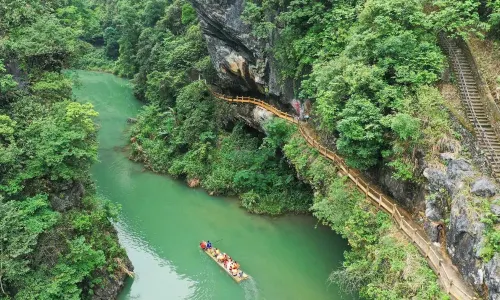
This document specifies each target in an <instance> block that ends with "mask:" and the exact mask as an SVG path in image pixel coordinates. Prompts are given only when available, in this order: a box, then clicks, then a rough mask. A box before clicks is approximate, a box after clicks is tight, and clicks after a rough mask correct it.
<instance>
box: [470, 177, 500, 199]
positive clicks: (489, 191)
mask: <svg viewBox="0 0 500 300" xmlns="http://www.w3.org/2000/svg"><path fill="white" fill-rule="evenodd" d="M496 190H497V188H496V186H495V184H494V183H493V182H492V181H491V180H489V179H488V178H485V177H483V178H480V179H479V180H477V181H475V182H474V183H473V184H472V187H471V193H473V194H474V195H476V196H481V197H492V196H495V194H496Z"/></svg>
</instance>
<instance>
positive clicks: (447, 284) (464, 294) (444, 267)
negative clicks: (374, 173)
mask: <svg viewBox="0 0 500 300" xmlns="http://www.w3.org/2000/svg"><path fill="white" fill-rule="evenodd" d="M212 94H213V96H214V97H216V98H218V99H220V100H224V101H227V102H230V103H249V104H254V105H257V106H259V107H261V108H264V109H266V110H268V111H270V112H272V113H273V114H275V115H276V116H278V117H280V118H282V119H285V120H287V121H288V122H290V123H293V124H296V125H297V126H298V129H299V132H300V133H301V135H302V136H303V137H304V139H305V140H306V141H307V143H308V144H309V145H311V147H313V148H315V149H317V150H318V151H319V153H320V154H321V155H322V156H323V157H325V158H326V159H328V160H330V161H332V162H333V163H334V164H335V165H336V166H337V167H338V168H339V170H340V172H341V173H342V174H344V175H346V176H348V177H349V179H350V180H351V181H352V182H353V183H354V184H355V185H356V186H357V187H358V188H359V189H360V190H361V191H362V192H363V193H364V194H365V195H366V197H367V198H368V199H369V200H370V201H371V202H372V203H373V204H374V205H375V206H376V207H377V208H378V209H380V210H383V211H385V212H387V213H388V214H390V215H391V216H392V218H393V220H394V222H395V223H396V224H397V225H398V226H399V229H400V230H401V231H403V232H404V233H405V234H406V235H407V236H408V238H409V239H410V240H411V242H412V243H413V244H414V245H415V246H416V247H417V248H418V249H419V250H420V252H421V253H422V255H424V256H425V258H426V259H427V261H428V263H429V266H430V267H431V268H432V269H433V270H434V272H435V273H436V274H437V276H438V278H439V281H440V283H441V285H442V287H443V288H444V290H445V291H446V292H447V293H448V294H449V295H450V296H451V297H452V298H455V299H478V298H477V297H476V296H475V293H474V291H473V289H472V288H471V287H470V285H469V284H467V283H466V282H465V281H464V280H463V278H462V276H461V275H460V273H459V272H458V270H457V268H456V267H455V266H454V265H453V263H452V262H451V260H450V259H449V257H448V256H447V255H446V254H444V253H443V252H442V251H441V249H440V247H437V246H435V245H433V244H432V243H431V242H430V240H429V239H428V238H427V235H426V234H425V232H424V229H423V227H422V226H421V225H419V224H417V223H415V222H414V221H413V220H412V218H411V216H410V214H409V213H408V212H407V211H405V210H404V209H402V208H401V207H399V206H398V205H397V204H396V202H395V201H394V200H393V199H391V198H389V197H387V196H386V195H384V194H383V193H382V192H381V191H380V190H379V189H378V188H377V187H376V186H375V185H373V184H371V183H369V181H368V180H367V179H365V178H364V177H363V176H362V175H361V174H360V173H359V172H358V171H357V170H355V169H352V168H350V167H348V166H347V164H346V163H345V162H344V160H343V159H342V158H341V157H340V156H338V155H337V154H336V153H335V152H333V151H331V150H329V149H327V148H326V147H324V146H323V145H322V144H320V143H319V142H318V140H317V139H316V138H315V133H314V131H313V130H312V129H311V128H309V127H308V126H306V125H305V124H304V123H302V122H299V121H298V119H297V118H296V117H293V116H292V115H290V114H288V113H286V112H283V111H280V110H279V109H277V108H276V107H274V106H272V105H270V104H268V103H266V102H264V101H262V100H259V99H255V98H250V97H239V96H238V97H232V96H227V95H224V94H220V93H217V92H214V91H212Z"/></svg>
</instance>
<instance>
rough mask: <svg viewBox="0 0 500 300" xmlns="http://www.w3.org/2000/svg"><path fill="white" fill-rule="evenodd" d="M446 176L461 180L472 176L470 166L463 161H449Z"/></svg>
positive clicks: (472, 172)
mask: <svg viewBox="0 0 500 300" xmlns="http://www.w3.org/2000/svg"><path fill="white" fill-rule="evenodd" d="M447 174H448V176H449V177H450V178H451V179H462V178H464V177H468V176H472V175H474V171H473V170H472V166H471V164H470V163H469V162H468V161H466V160H465V159H456V160H450V161H449V163H448V169H447Z"/></svg>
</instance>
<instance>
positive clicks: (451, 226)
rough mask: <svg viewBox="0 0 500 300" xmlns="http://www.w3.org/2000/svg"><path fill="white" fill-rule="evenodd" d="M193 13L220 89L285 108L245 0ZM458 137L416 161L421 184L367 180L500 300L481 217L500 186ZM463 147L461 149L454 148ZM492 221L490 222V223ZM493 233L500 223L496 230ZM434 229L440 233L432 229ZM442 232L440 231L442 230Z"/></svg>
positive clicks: (495, 209) (497, 261)
mask: <svg viewBox="0 0 500 300" xmlns="http://www.w3.org/2000/svg"><path fill="white" fill-rule="evenodd" d="M191 2H192V3H193V6H194V7H195V9H196V11H197V13H198V16H199V19H200V22H201V26H202V29H203V33H204V36H205V39H206V41H207V45H208V50H209V53H210V56H211V59H212V63H213V65H214V67H215V69H216V70H217V72H218V75H219V77H220V78H221V79H222V82H223V85H222V86H221V88H222V89H224V90H225V92H227V91H232V92H234V93H236V94H241V93H244V94H258V93H260V94H265V93H266V91H267V92H268V93H269V94H271V95H274V96H276V97H279V98H280V102H282V103H287V102H289V101H290V100H291V99H292V97H293V94H292V93H291V89H290V88H288V87H289V86H290V84H289V83H287V82H281V81H280V79H279V77H278V74H279V66H278V65H277V64H276V62H275V61H274V60H273V58H272V56H270V54H269V51H268V50H269V49H270V48H271V47H272V39H270V40H271V42H270V44H269V43H264V42H262V41H259V40H258V39H256V38H255V37H253V36H252V34H251V28H250V27H249V26H248V25H246V24H245V23H244V22H243V21H242V19H241V13H242V11H243V9H244V0H191ZM236 116H237V117H238V118H240V119H243V120H244V121H245V122H246V123H247V124H249V125H250V126H253V127H255V128H257V129H260V130H262V128H261V126H260V124H261V123H262V122H261V121H262V120H263V119H267V118H269V115H268V114H265V113H263V112H261V111H255V109H254V110H252V109H250V108H248V107H247V108H241V109H239V110H238V111H237V112H236ZM455 126H456V127H457V128H455V130H456V131H457V132H458V133H460V134H461V135H462V139H461V140H460V141H458V140H455V141H452V142H450V143H448V145H445V146H444V147H442V149H440V151H439V152H441V153H439V161H436V159H434V160H433V161H432V162H430V161H426V159H427V158H425V153H420V154H419V155H417V156H418V160H419V162H418V165H419V166H420V172H421V173H422V174H423V175H424V177H425V178H423V179H424V180H423V182H419V183H412V182H402V181H399V180H395V179H393V178H392V176H391V172H390V170H389V169H386V168H383V169H378V170H371V171H369V172H367V174H366V175H367V176H368V177H370V178H372V180H373V181H374V182H377V183H378V184H380V186H381V187H382V188H383V189H384V190H385V191H386V192H387V193H388V194H390V195H391V196H393V197H394V198H395V199H396V200H397V201H399V202H400V204H401V206H403V207H405V208H406V209H407V210H409V211H410V212H412V213H414V216H415V219H417V221H419V222H422V223H423V225H424V226H425V228H426V229H427V233H428V235H429V237H430V238H431V240H433V241H435V242H437V243H441V244H442V245H443V246H445V249H446V251H447V252H448V253H449V255H450V257H451V258H452V260H453V262H454V263H455V265H456V266H457V267H458V268H459V269H460V271H461V273H462V274H463V276H464V277H465V278H466V279H467V280H468V281H469V282H470V283H471V284H473V285H474V287H475V289H476V290H477V291H479V292H480V293H482V294H483V295H489V299H495V300H498V299H500V282H499V281H500V255H499V254H498V253H497V254H495V255H493V257H492V258H489V259H484V258H483V256H482V254H481V253H482V252H483V251H484V246H485V245H484V239H485V228H486V227H485V223H484V218H485V216H490V219H491V220H496V221H495V222H498V220H499V219H500V215H499V210H500V206H499V205H500V200H496V198H495V196H496V193H497V191H498V187H497V186H496V184H495V183H493V180H491V179H489V178H487V177H484V175H483V174H484V171H485V170H484V167H483V165H484V164H483V161H484V157H483V158H482V157H481V155H482V154H481V152H480V150H478V149H479V148H478V147H476V145H475V141H474V138H473V136H472V135H471V134H470V133H469V132H468V131H467V130H465V129H464V128H463V127H461V126H460V124H458V123H457V122H455ZM460 144H462V147H461V146H460ZM492 214H493V216H495V215H496V217H491V215H492ZM494 226H496V227H498V226H500V224H498V223H497V224H494ZM438 228H439V229H438ZM441 228H442V230H441Z"/></svg>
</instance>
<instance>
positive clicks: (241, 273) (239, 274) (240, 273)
mask: <svg viewBox="0 0 500 300" xmlns="http://www.w3.org/2000/svg"><path fill="white" fill-rule="evenodd" d="M238 276H239V277H240V278H241V277H243V271H241V270H240V272H239V273H238Z"/></svg>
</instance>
